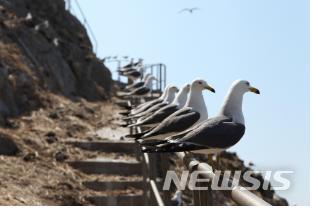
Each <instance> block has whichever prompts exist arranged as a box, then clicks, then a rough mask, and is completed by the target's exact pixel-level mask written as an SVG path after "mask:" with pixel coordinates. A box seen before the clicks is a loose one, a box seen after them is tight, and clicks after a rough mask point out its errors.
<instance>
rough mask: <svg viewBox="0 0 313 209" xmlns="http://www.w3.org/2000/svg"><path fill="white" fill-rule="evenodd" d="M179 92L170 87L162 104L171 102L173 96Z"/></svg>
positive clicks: (174, 87)
mask: <svg viewBox="0 0 313 209" xmlns="http://www.w3.org/2000/svg"><path fill="white" fill-rule="evenodd" d="M178 91H179V89H178V88H177V86H170V87H169V89H168V94H167V97H166V98H165V99H164V102H173V100H174V98H175V94H176V93H177V92H178Z"/></svg>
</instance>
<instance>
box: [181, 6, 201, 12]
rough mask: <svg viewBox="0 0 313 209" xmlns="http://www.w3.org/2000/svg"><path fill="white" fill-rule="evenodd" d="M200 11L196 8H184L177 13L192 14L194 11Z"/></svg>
mask: <svg viewBox="0 0 313 209" xmlns="http://www.w3.org/2000/svg"><path fill="white" fill-rule="evenodd" d="M196 10H200V9H199V8H198V7H193V8H185V9H182V10H180V11H179V13H183V12H189V13H190V14H192V13H194V11H196Z"/></svg>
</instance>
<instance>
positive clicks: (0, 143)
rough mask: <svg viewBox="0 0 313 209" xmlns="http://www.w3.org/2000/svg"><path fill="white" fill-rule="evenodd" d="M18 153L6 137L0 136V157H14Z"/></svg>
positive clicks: (10, 140)
mask: <svg viewBox="0 0 313 209" xmlns="http://www.w3.org/2000/svg"><path fill="white" fill-rule="evenodd" d="M18 152H19V149H18V147H17V146H16V145H15V143H14V142H13V141H12V139H10V138H9V137H8V136H5V135H2V134H0V155H15V154H17V153H18Z"/></svg>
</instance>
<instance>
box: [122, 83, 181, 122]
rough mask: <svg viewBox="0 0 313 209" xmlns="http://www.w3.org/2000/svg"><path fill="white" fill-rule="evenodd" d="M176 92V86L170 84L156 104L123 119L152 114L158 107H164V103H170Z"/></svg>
mask: <svg viewBox="0 0 313 209" xmlns="http://www.w3.org/2000/svg"><path fill="white" fill-rule="evenodd" d="M177 92H178V88H177V87H176V86H171V87H170V88H169V89H168V93H167V96H166V97H165V98H164V100H163V101H162V102H161V103H159V104H156V105H154V106H151V107H150V108H148V109H147V110H146V111H144V112H141V113H139V114H137V115H134V116H131V117H127V118H124V119H126V120H129V119H135V118H139V117H142V116H145V115H148V114H152V113H154V112H156V111H157V110H159V109H160V108H162V107H165V106H166V105H168V104H170V103H172V102H173V100H174V99H175V94H176V93H177Z"/></svg>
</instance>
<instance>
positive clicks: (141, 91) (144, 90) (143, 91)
mask: <svg viewBox="0 0 313 209" xmlns="http://www.w3.org/2000/svg"><path fill="white" fill-rule="evenodd" d="M154 80H157V79H156V77H155V76H151V77H149V78H148V79H147V81H146V83H145V84H144V85H143V86H142V87H139V88H137V89H135V90H133V91H132V92H129V93H124V94H120V95H119V97H130V96H139V97H142V96H145V95H147V94H148V93H150V92H151V90H152V82H153V81H154Z"/></svg>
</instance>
